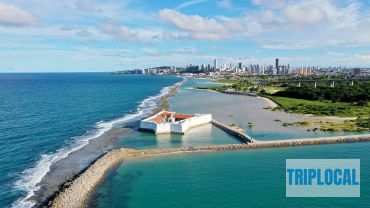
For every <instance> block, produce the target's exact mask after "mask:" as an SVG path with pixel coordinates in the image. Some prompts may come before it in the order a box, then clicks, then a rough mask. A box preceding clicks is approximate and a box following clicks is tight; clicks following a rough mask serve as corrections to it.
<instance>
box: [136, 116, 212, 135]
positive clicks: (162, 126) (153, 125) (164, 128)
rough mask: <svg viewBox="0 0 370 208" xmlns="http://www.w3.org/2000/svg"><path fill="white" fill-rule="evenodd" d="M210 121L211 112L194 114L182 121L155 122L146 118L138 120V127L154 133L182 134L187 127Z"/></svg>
mask: <svg viewBox="0 0 370 208" xmlns="http://www.w3.org/2000/svg"><path fill="white" fill-rule="evenodd" d="M211 121H212V115H211V114H205V115H196V116H195V117H191V118H188V119H185V120H183V121H182V122H173V123H169V122H166V123H157V122H154V121H148V120H147V119H146V120H143V121H141V122H140V129H142V130H151V131H153V132H155V133H156V134H165V133H177V134H184V133H186V132H187V131H188V130H189V129H191V128H193V127H195V126H200V125H203V124H207V123H210V122H211Z"/></svg>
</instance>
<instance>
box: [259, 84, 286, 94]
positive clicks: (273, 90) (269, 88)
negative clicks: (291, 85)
mask: <svg viewBox="0 0 370 208" xmlns="http://www.w3.org/2000/svg"><path fill="white" fill-rule="evenodd" d="M262 89H264V90H265V92H266V93H268V94H274V93H276V92H278V91H281V90H285V89H286V87H272V86H267V87H262Z"/></svg>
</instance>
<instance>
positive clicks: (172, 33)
mask: <svg viewBox="0 0 370 208" xmlns="http://www.w3.org/2000/svg"><path fill="white" fill-rule="evenodd" d="M369 8H370V3H369V2H368V1H365V0H352V1H343V0H322V1H319V0H312V1H303V0H298V1H289V0H277V1H270V0H219V1H210V0H192V1H180V0H174V1H168V2H167V1H166V2H163V1H162V2H154V1H147V0H138V1H133V0H126V1H115V0H108V1H97V0H64V1H57V0H51V1H47V2H46V1H40V0H29V1H27V2H26V3H25V2H24V1H21V0H12V1H10V0H0V37H1V39H2V42H1V43H0V54H1V56H0V57H1V58H0V60H1V61H0V72H90V71H92V72H95V71H96V72H100V71H119V70H130V69H135V68H148V67H155V66H162V65H168V66H172V65H176V66H185V65H187V64H210V65H211V66H214V65H215V64H217V65H219V66H221V65H223V64H225V63H235V64H238V63H244V64H264V63H267V64H268V65H270V64H272V65H275V58H279V63H282V65H288V64H290V65H291V66H292V67H299V66H317V65H319V66H322V67H326V66H348V67H369V66H370V52H369V51H370V15H369V12H368V11H369ZM215 59H217V63H215V62H214V60H215Z"/></svg>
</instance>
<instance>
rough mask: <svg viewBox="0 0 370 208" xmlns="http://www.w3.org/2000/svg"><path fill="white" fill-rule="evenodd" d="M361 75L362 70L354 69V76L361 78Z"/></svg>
mask: <svg viewBox="0 0 370 208" xmlns="http://www.w3.org/2000/svg"><path fill="white" fill-rule="evenodd" d="M360 75H361V69H360V68H354V69H353V76H360Z"/></svg>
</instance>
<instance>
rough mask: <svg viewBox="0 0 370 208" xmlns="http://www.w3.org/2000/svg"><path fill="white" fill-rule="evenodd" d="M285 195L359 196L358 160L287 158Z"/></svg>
mask: <svg viewBox="0 0 370 208" xmlns="http://www.w3.org/2000/svg"><path fill="white" fill-rule="evenodd" d="M286 197H360V159H287V160H286Z"/></svg>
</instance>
